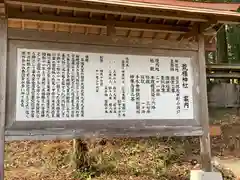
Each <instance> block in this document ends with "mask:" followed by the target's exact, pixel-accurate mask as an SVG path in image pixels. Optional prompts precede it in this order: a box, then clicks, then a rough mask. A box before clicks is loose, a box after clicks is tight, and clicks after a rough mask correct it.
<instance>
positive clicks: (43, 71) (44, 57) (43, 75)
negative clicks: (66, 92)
mask: <svg viewBox="0 0 240 180" xmlns="http://www.w3.org/2000/svg"><path fill="white" fill-rule="evenodd" d="M40 63H41V87H44V88H41V98H40V101H41V110H40V111H41V117H45V116H46V114H45V113H46V88H45V85H46V69H47V64H46V63H47V53H43V54H42V59H41V62H40Z"/></svg>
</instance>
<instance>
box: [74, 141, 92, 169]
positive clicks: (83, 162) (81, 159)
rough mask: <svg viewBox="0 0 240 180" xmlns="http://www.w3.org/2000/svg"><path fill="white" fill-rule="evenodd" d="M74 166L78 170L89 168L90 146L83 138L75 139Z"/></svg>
mask: <svg viewBox="0 0 240 180" xmlns="http://www.w3.org/2000/svg"><path fill="white" fill-rule="evenodd" d="M72 166H73V168H74V169H76V170H84V169H86V168H89V157H88V147H87V143H86V142H84V141H83V140H82V139H74V140H73V156H72Z"/></svg>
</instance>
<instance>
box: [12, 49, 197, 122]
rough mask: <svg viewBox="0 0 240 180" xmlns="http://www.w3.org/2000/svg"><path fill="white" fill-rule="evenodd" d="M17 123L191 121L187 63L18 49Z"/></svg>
mask: <svg viewBox="0 0 240 180" xmlns="http://www.w3.org/2000/svg"><path fill="white" fill-rule="evenodd" d="M17 61H18V74H17V106H16V108H17V109H16V120H17V121H20V120H21V121H37V120H38V121H47V120H118V119H119V120H129V119H139V120H143V119H159V120H161V119H193V97H192V96H193V93H192V90H193V78H192V75H193V74H192V67H191V58H186V57H163V56H141V55H126V54H101V53H87V52H69V51H68V52H66V51H50V50H37V49H18V51H17Z"/></svg>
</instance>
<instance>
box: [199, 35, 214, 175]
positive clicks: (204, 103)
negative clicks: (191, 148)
mask: <svg viewBox="0 0 240 180" xmlns="http://www.w3.org/2000/svg"><path fill="white" fill-rule="evenodd" d="M198 43H199V50H198V60H199V69H200V74H201V76H200V77H199V81H200V82H199V84H200V85H199V90H200V109H201V111H200V113H201V114H200V117H201V119H200V120H201V125H202V127H203V135H202V136H201V137H200V146H201V161H202V169H203V170H204V171H207V172H211V171H212V164H211V145H210V133H209V118H208V100H207V81H206V60H205V48H204V35H202V34H200V35H199V36H198Z"/></svg>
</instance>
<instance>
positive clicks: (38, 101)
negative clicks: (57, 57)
mask: <svg viewBox="0 0 240 180" xmlns="http://www.w3.org/2000/svg"><path fill="white" fill-rule="evenodd" d="M41 55H42V54H41V53H40V52H38V53H37V83H36V84H37V85H36V110H35V111H36V117H37V118H39V117H40V89H41V86H40V84H41V82H40V77H41V74H40V73H41V72H40V71H41V59H42V56H41Z"/></svg>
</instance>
